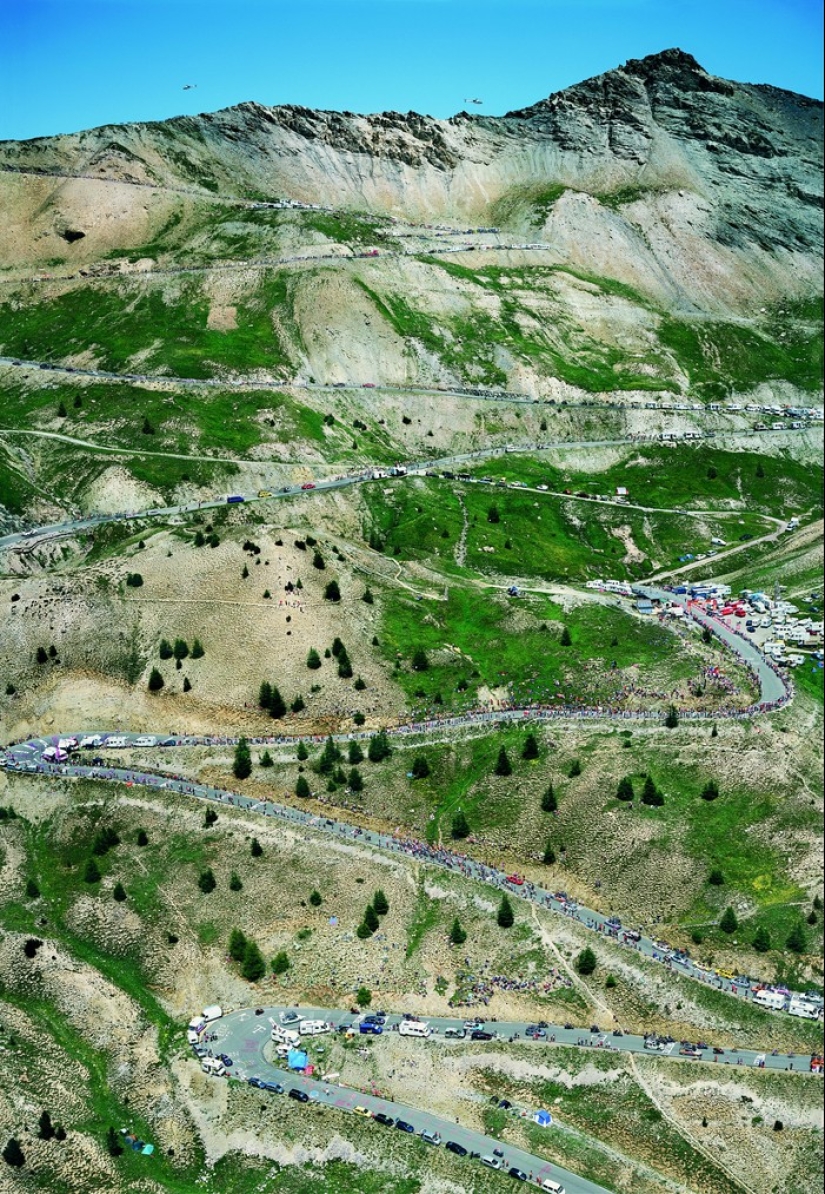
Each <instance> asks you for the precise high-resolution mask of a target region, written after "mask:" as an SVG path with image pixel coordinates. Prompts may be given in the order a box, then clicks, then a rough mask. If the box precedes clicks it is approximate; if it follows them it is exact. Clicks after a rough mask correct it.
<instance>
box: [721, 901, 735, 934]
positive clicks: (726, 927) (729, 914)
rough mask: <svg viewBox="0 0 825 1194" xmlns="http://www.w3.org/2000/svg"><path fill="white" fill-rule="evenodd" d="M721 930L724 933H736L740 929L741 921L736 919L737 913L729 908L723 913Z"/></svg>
mask: <svg viewBox="0 0 825 1194" xmlns="http://www.w3.org/2000/svg"><path fill="white" fill-rule="evenodd" d="M719 928H720V929H721V930H722V932H723V933H728V934H730V933H735V932H736V930H737V929H738V928H739V921H738V920H737V918H736V913H735V912H734V910H733V908H731V907H730V906H728V907H727V908H726V909H725V911H724V912H723V913H722V919H721V920H720V921H719Z"/></svg>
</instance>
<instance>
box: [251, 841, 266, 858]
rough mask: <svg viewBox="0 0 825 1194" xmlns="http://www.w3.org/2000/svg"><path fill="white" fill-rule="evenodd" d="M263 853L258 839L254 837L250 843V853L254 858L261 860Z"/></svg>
mask: <svg viewBox="0 0 825 1194" xmlns="http://www.w3.org/2000/svg"><path fill="white" fill-rule="evenodd" d="M263 852H264V848H263V846H262V845H261V843H260V842H259V841H258V839H257V838H256V837H253V839H252V841H251V842H250V843H249V853H250V854H251V855H252V857H253V858H260V857H261V855H262V854H263Z"/></svg>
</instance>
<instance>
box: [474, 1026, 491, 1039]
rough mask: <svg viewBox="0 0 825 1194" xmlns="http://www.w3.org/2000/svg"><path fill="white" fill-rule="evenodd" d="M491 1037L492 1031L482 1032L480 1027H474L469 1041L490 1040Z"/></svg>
mask: <svg viewBox="0 0 825 1194" xmlns="http://www.w3.org/2000/svg"><path fill="white" fill-rule="evenodd" d="M492 1039H493V1034H492V1032H484V1030H483V1029H481V1028H475V1029H473V1031H472V1032H471V1033H470V1040H471V1041H491V1040H492Z"/></svg>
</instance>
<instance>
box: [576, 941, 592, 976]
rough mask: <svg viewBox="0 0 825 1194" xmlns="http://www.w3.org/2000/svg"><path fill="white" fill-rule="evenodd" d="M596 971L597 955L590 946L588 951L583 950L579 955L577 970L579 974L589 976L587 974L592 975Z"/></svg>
mask: <svg viewBox="0 0 825 1194" xmlns="http://www.w3.org/2000/svg"><path fill="white" fill-rule="evenodd" d="M595 969H596V955H595V954H594V953H593V950H592V949H591V948H590V947H589V946H588V947H587V949H583V950H582V952H581V953H580V954H579V956H578V957H577V958H576V970H577V971H578V972H579V974H585V975H587V974H592V973H593V971H594V970H595Z"/></svg>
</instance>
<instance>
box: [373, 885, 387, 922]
mask: <svg viewBox="0 0 825 1194" xmlns="http://www.w3.org/2000/svg"><path fill="white" fill-rule="evenodd" d="M372 906H373V908H374V909H375V911H376V912H377V913H378V915H379V916H386V915H387V913H388V912H389V910H390V903H389V900H388V899H387V897H386V896H385V895H384V893H383V891H382V890H381V888H380V887H379V888H378V890H377V891H376V893H375V895H374V896H373V897H372Z"/></svg>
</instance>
